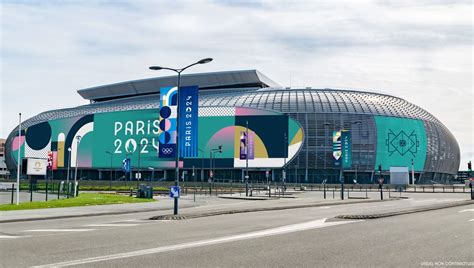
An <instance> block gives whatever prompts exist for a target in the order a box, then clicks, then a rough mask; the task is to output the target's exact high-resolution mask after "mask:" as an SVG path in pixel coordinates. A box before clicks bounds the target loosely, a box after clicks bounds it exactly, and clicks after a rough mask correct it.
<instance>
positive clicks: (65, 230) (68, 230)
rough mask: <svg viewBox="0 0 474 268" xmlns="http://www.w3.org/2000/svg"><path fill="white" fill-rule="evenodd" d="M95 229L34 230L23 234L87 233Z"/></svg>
mask: <svg viewBox="0 0 474 268" xmlns="http://www.w3.org/2000/svg"><path fill="white" fill-rule="evenodd" d="M93 230H95V229H34V230H24V231H22V232H87V231H93Z"/></svg>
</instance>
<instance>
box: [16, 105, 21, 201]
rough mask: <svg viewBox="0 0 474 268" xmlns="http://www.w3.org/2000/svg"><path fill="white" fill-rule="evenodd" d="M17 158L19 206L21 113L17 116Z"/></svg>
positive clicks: (18, 199)
mask: <svg viewBox="0 0 474 268" xmlns="http://www.w3.org/2000/svg"><path fill="white" fill-rule="evenodd" d="M18 121H19V125H18V156H17V163H16V164H17V168H16V204H17V205H19V204H20V155H21V154H20V152H21V150H20V148H21V113H19V114H18Z"/></svg>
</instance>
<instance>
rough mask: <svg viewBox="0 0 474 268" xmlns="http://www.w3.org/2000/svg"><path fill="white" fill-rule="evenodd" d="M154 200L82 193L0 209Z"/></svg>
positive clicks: (5, 206) (0, 206)
mask: <svg viewBox="0 0 474 268" xmlns="http://www.w3.org/2000/svg"><path fill="white" fill-rule="evenodd" d="M153 201H154V200H153V199H144V198H135V197H130V196H123V195H114V194H91V193H80V194H79V196H78V197H76V198H69V199H60V200H50V201H44V202H24V203H20V204H19V205H15V204H5V205H0V211H6V210H22V209H38V208H62V207H78V206H95V205H108V204H126V203H142V202H153Z"/></svg>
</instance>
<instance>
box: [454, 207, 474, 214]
mask: <svg viewBox="0 0 474 268" xmlns="http://www.w3.org/2000/svg"><path fill="white" fill-rule="evenodd" d="M463 212H474V208H470V209H463V210H460V211H458V213H463Z"/></svg>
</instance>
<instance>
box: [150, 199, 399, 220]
mask: <svg viewBox="0 0 474 268" xmlns="http://www.w3.org/2000/svg"><path fill="white" fill-rule="evenodd" d="M393 200H395V199H387V200H374V199H372V200H362V201H355V202H344V203H318V204H306V205H295V206H281V207H270V208H253V209H252V208H249V209H235V210H224V211H213V212H203V213H199V214H198V213H196V214H181V215H172V214H168V215H159V216H154V217H151V218H149V220H185V219H194V218H203V217H212V216H220V215H228V214H240V213H249V212H261V211H274V210H287V209H298V208H311V207H326V206H337V205H351V204H361V203H374V202H388V201H393Z"/></svg>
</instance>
